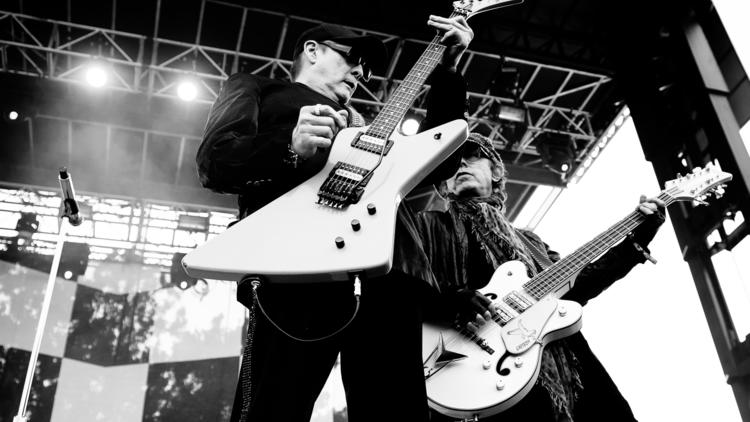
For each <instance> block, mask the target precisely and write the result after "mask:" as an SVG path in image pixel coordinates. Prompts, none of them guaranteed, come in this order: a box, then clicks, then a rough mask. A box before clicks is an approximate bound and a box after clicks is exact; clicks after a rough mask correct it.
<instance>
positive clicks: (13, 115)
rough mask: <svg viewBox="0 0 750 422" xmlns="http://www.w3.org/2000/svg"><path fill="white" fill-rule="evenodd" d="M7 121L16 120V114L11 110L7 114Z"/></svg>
mask: <svg viewBox="0 0 750 422" xmlns="http://www.w3.org/2000/svg"><path fill="white" fill-rule="evenodd" d="M8 119H10V120H16V119H18V112H17V111H15V110H11V111H10V113H8Z"/></svg>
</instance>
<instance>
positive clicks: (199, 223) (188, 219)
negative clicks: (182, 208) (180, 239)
mask: <svg viewBox="0 0 750 422" xmlns="http://www.w3.org/2000/svg"><path fill="white" fill-rule="evenodd" d="M209 226H210V223H209V218H208V216H201V215H190V214H180V215H179V216H178V217H177V229H179V230H185V231H189V232H199V233H207V232H208V228H209Z"/></svg>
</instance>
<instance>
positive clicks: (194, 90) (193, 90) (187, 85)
mask: <svg viewBox="0 0 750 422" xmlns="http://www.w3.org/2000/svg"><path fill="white" fill-rule="evenodd" d="M177 96H178V97H180V99H181V100H182V101H193V100H194V99H195V98H196V97H197V96H198V87H196V86H195V83H193V82H192V81H188V80H184V81H181V82H180V83H179V84H178V85H177Z"/></svg>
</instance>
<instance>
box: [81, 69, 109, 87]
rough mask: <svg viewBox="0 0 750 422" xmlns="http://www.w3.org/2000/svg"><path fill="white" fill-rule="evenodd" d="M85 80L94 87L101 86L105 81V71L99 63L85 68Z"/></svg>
mask: <svg viewBox="0 0 750 422" xmlns="http://www.w3.org/2000/svg"><path fill="white" fill-rule="evenodd" d="M86 82H88V84H89V85H91V86H93V87H95V88H101V87H103V86H104V85H106V83H107V72H106V71H105V70H104V68H103V67H102V66H100V65H96V64H94V65H90V66H89V68H88V69H87V70H86Z"/></svg>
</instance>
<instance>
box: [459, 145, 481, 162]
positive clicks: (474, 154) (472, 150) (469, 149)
mask: <svg viewBox="0 0 750 422" xmlns="http://www.w3.org/2000/svg"><path fill="white" fill-rule="evenodd" d="M484 156H485V155H484V152H482V148H481V147H480V146H479V145H478V144H476V143H474V142H465V143H464V144H463V145H462V146H461V158H466V159H471V158H473V159H477V158H481V157H484Z"/></svg>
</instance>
